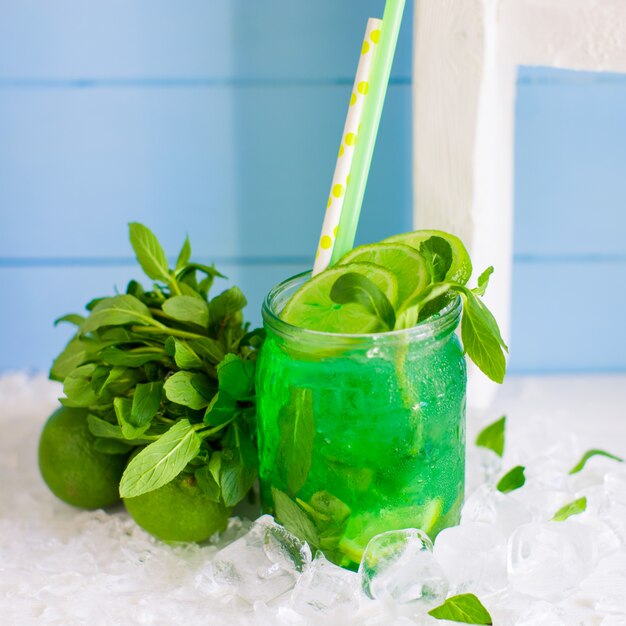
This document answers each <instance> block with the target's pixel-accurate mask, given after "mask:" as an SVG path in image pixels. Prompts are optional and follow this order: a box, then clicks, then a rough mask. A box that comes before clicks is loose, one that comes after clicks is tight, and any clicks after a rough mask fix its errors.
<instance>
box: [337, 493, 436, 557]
mask: <svg viewBox="0 0 626 626" xmlns="http://www.w3.org/2000/svg"><path fill="white" fill-rule="evenodd" d="M442 511H443V500H442V499H441V498H433V499H432V500H429V501H428V502H426V503H425V504H423V505H421V506H408V507H402V508H399V509H389V510H383V511H380V512H378V513H376V514H372V513H363V514H361V515H357V516H352V517H351V518H350V520H349V522H348V526H347V528H346V533H345V536H344V537H343V538H342V539H341V541H340V542H339V549H340V550H341V551H342V552H343V553H344V554H345V555H346V556H347V557H348V558H350V559H351V560H352V561H354V562H355V563H359V562H360V561H361V558H362V557H363V552H364V551H365V547H366V546H367V544H368V542H369V541H370V539H372V537H375V536H376V535H379V534H380V533H384V532H386V531H388V530H401V529H403V528H419V529H420V530H423V531H424V532H425V533H426V534H430V533H431V532H432V531H433V530H434V529H435V526H436V525H437V522H438V520H439V519H440V518H441V513H442ZM431 536H432V535H431Z"/></svg>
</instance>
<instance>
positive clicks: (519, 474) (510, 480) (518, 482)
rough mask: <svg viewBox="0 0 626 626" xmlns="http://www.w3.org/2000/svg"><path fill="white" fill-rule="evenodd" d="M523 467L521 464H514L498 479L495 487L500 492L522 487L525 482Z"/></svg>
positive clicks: (508, 491)
mask: <svg viewBox="0 0 626 626" xmlns="http://www.w3.org/2000/svg"><path fill="white" fill-rule="evenodd" d="M525 469H526V468H525V467H524V466H523V465H516V466H515V467H514V468H513V469H512V470H510V471H509V472H507V473H506V474H505V475H504V476H503V477H502V478H501V479H500V480H499V481H498V484H497V485H496V489H497V490H498V491H500V492H501V493H510V492H511V491H515V490H516V489H519V488H520V487H523V486H524V483H525V482H526V476H525V475H524V470H525Z"/></svg>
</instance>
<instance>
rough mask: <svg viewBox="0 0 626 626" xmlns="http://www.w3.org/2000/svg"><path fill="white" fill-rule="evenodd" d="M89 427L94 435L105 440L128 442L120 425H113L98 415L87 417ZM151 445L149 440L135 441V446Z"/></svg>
mask: <svg viewBox="0 0 626 626" xmlns="http://www.w3.org/2000/svg"><path fill="white" fill-rule="evenodd" d="M87 425H88V426H89V430H90V431H91V433H92V435H94V436H96V437H102V438H103V439H117V440H118V441H128V438H127V437H125V436H124V434H123V433H122V429H121V428H120V426H119V425H118V424H111V423H110V422H107V421H106V420H103V419H102V418H100V417H97V416H96V415H88V416H87ZM142 443H150V440H149V439H141V438H139V439H135V440H133V444H142Z"/></svg>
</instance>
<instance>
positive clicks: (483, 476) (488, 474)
mask: <svg viewBox="0 0 626 626" xmlns="http://www.w3.org/2000/svg"><path fill="white" fill-rule="evenodd" d="M501 470H502V459H501V458H500V457H499V456H498V455H497V454H496V453H495V452H494V451H493V450H489V449H488V448H482V447H479V446H470V447H469V448H468V449H467V458H466V468H465V471H466V479H465V490H466V493H468V494H471V493H473V492H474V491H476V489H478V487H480V486H481V485H482V484H484V483H489V484H491V483H493V482H494V481H495V478H496V476H497V475H498V474H499V473H500V471H501Z"/></svg>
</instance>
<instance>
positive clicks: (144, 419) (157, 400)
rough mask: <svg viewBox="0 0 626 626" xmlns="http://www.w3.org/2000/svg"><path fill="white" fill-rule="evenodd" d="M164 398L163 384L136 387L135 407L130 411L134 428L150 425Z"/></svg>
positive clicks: (147, 384)
mask: <svg viewBox="0 0 626 626" xmlns="http://www.w3.org/2000/svg"><path fill="white" fill-rule="evenodd" d="M162 397H163V383H162V382H152V383H143V384H139V385H137V386H136V387H135V393H134V395H133V405H132V408H131V411H130V415H131V421H132V424H133V425H134V426H137V427H142V426H144V425H146V424H150V422H151V421H152V418H153V417H154V416H155V415H156V414H157V412H158V410H159V408H160V406H161V398H162Z"/></svg>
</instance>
